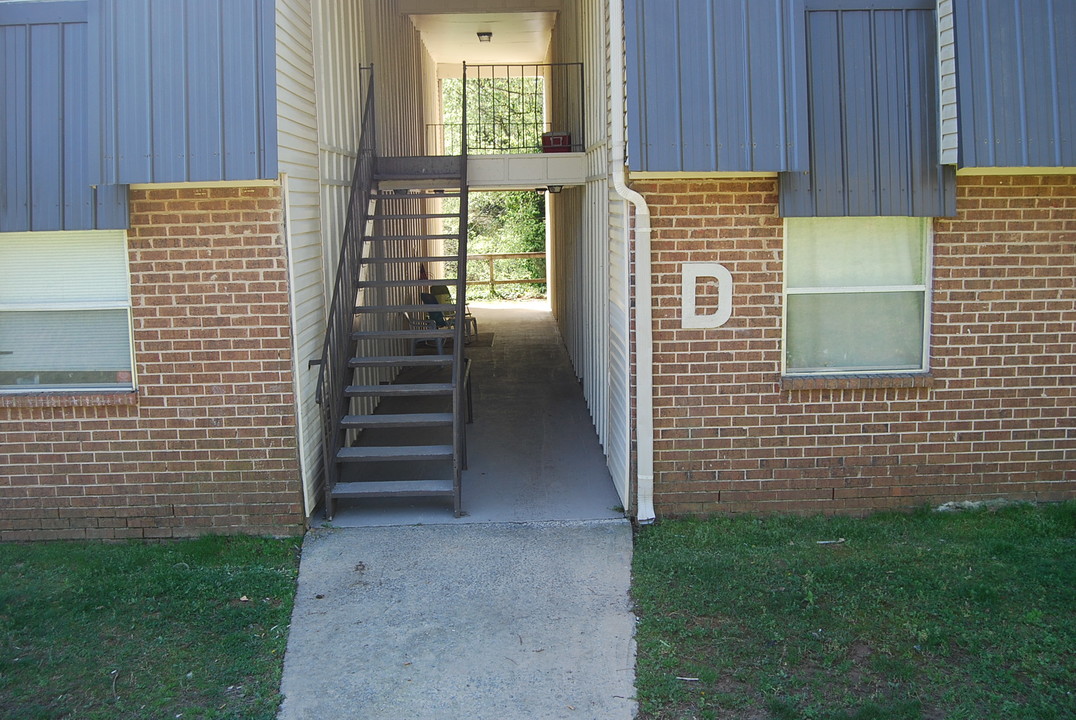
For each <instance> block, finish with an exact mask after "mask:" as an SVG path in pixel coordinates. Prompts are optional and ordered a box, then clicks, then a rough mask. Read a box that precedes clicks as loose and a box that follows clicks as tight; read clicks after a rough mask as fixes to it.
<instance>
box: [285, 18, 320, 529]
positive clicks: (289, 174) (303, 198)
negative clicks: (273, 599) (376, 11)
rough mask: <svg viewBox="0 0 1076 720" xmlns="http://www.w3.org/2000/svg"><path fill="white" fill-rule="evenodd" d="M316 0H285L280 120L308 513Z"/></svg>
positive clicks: (316, 235)
mask: <svg viewBox="0 0 1076 720" xmlns="http://www.w3.org/2000/svg"><path fill="white" fill-rule="evenodd" d="M311 22H312V18H311V7H310V0H280V1H279V2H278V3H277V14H276V33H277V38H276V68H277V73H276V77H277V91H276V95H277V125H278V128H279V130H278V135H277V137H278V142H279V158H280V159H279V165H280V172H281V174H282V178H283V181H284V192H285V201H286V206H285V213H286V217H285V221H286V224H287V225H286V227H287V232H286V235H287V245H288V260H289V274H290V277H289V285H290V293H291V308H292V334H293V342H294V353H295V378H296V382H295V385H296V388H295V390H296V404H297V405H298V409H299V418H298V427H299V457H300V462H301V466H302V473H303V494H304V504H305V509H306V513H307V514H308V515H309V514H310V513H312V512H313V511H314V508H315V507H316V506H317V504H318V501H319V500H320V497H319V495H318V491H319V489H320V483H321V477H322V467H321V424H320V417H319V414H318V406H317V403H316V402H315V391H316V389H317V368H316V367H315V368H313V369H310V368H308V367H307V365H308V362H309V361H310V360H311V359H313V358H315V357H320V356H321V344H322V341H323V337H324V333H325V283H326V279H325V275H324V267H323V264H322V235H321V207H320V200H321V185H320V173H319V165H318V118H317V112H316V108H317V105H316V98H317V95H316V92H315V89H314V85H315V83H314V42H313V28H312V24H311Z"/></svg>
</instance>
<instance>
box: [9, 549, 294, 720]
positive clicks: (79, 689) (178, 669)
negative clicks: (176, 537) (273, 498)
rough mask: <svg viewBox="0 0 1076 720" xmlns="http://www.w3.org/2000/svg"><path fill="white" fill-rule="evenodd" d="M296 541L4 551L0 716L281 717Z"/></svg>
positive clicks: (115, 719) (117, 719) (114, 719)
mask: <svg viewBox="0 0 1076 720" xmlns="http://www.w3.org/2000/svg"><path fill="white" fill-rule="evenodd" d="M297 572H298V540H296V539H290V540H271V539H261V538H249V537H228V538H221V537H206V538H202V539H198V540H188V541H180V542H168V543H124V544H106V543H76V542H70V543H40V544H27V545H13V544H5V545H0V718H3V719H4V720H9V719H10V720H13V719H15V718H18V719H19V720H30V719H35V720H36V719H38V718H41V719H44V718H48V719H49V720H54V719H57V718H78V719H79V720H82V719H84V718H85V719H88V720H92V719H95V718H101V719H105V718H107V719H108V720H125V719H128V718H170V719H174V718H200V719H201V718H251V719H254V718H258V719H261V718H264V719H266V720H268V719H270V718H273V717H275V715H276V709H277V706H278V704H279V702H280V694H279V689H280V673H281V668H282V664H283V663H282V659H283V655H284V648H285V645H286V643H287V633H288V622H289V620H290V617H291V609H292V600H293V597H294V594H295V580H296V575H297Z"/></svg>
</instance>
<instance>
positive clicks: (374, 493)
mask: <svg viewBox="0 0 1076 720" xmlns="http://www.w3.org/2000/svg"><path fill="white" fill-rule="evenodd" d="M455 491H456V489H455V483H453V482H452V480H375V481H369V482H343V483H337V484H336V487H334V488H333V491H332V494H333V497H338V498H358V497H392V496H406V495H416V496H417V495H427V496H434V495H447V496H452V495H454V494H455Z"/></svg>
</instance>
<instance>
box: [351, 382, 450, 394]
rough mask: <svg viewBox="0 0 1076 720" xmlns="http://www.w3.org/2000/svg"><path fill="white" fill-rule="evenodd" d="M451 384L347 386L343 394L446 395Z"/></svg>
mask: <svg viewBox="0 0 1076 720" xmlns="http://www.w3.org/2000/svg"><path fill="white" fill-rule="evenodd" d="M452 389H453V385H452V383H399V384H396V385H348V386H347V387H346V388H344V394H345V395H348V396H354V395H374V396H376V395H448V394H450V393H451V392H452Z"/></svg>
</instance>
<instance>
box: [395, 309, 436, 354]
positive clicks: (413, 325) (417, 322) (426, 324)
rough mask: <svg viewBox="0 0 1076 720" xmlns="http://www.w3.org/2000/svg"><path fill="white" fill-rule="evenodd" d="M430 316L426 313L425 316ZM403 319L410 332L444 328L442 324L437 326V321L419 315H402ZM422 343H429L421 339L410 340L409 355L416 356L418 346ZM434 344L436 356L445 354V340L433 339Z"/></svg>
mask: <svg viewBox="0 0 1076 720" xmlns="http://www.w3.org/2000/svg"><path fill="white" fill-rule="evenodd" d="M432 314H433V313H427V316H428V315H432ZM404 318H405V319H406V320H407V327H409V328H410V329H412V330H436V329H437V328H439V327H444V324H441V325H438V324H437V321H435V320H433V319H432V318H430V317H425V318H424V317H422V316H421V315H419V314H417V313H404ZM422 342H426V343H429V340H422V339H421V338H412V339H411V354H412V355H417V354H418V346H419V343H422ZM434 342H435V343H437V354H438V355H444V354H445V339H444V338H435V339H434Z"/></svg>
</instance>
